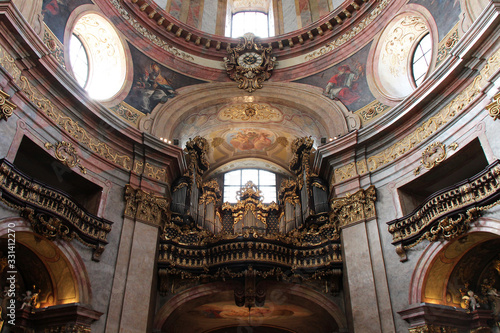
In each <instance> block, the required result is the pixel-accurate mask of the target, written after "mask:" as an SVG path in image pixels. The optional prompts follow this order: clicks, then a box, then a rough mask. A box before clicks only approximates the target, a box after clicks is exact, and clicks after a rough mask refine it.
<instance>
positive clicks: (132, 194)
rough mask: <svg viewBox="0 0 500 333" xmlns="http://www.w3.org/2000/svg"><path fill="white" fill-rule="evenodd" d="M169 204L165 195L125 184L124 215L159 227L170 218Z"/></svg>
mask: <svg viewBox="0 0 500 333" xmlns="http://www.w3.org/2000/svg"><path fill="white" fill-rule="evenodd" d="M169 206H170V200H169V199H168V198H166V197H161V196H157V195H154V194H151V193H148V192H145V191H143V190H141V189H134V188H133V187H132V186H131V185H126V186H125V212H124V215H125V217H128V218H131V219H134V220H136V221H141V222H144V223H148V224H152V225H155V226H159V227H161V226H163V225H164V224H165V223H166V222H168V221H169V220H170V207H169Z"/></svg>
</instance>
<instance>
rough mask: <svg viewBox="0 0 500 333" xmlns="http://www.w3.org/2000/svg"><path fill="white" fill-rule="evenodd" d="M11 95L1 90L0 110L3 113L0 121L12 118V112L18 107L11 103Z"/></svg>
mask: <svg viewBox="0 0 500 333" xmlns="http://www.w3.org/2000/svg"><path fill="white" fill-rule="evenodd" d="M9 98H10V95H9V94H7V93H6V92H4V91H2V90H0V108H1V110H2V112H0V119H4V120H7V119H8V118H9V117H10V116H12V112H13V111H14V109H15V108H17V105H15V104H14V103H12V102H10V101H9Z"/></svg>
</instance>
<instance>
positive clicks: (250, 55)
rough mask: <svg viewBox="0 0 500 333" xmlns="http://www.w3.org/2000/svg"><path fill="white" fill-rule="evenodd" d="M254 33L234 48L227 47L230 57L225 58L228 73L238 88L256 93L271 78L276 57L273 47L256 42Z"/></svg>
mask: <svg viewBox="0 0 500 333" xmlns="http://www.w3.org/2000/svg"><path fill="white" fill-rule="evenodd" d="M255 38H256V37H255V36H254V35H253V34H252V33H246V34H244V35H243V37H242V38H241V40H240V43H239V44H238V45H237V46H235V47H234V48H233V47H231V45H228V46H227V53H228V56H227V57H224V66H225V68H226V72H227V74H228V75H229V77H230V78H231V80H234V81H236V82H237V83H238V88H239V89H243V90H246V91H248V92H250V93H251V92H254V91H255V90H256V89H261V88H262V83H263V82H264V81H265V80H267V79H269V78H270V77H271V73H272V71H273V69H274V66H275V65H276V64H277V63H276V57H273V56H271V52H272V50H273V48H272V46H270V45H268V46H267V47H264V46H262V44H260V43H257V42H255V41H254V40H255Z"/></svg>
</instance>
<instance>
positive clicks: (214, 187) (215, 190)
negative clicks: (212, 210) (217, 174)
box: [198, 179, 222, 205]
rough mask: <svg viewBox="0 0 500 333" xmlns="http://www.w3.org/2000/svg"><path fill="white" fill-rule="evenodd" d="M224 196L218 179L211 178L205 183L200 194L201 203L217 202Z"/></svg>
mask: <svg viewBox="0 0 500 333" xmlns="http://www.w3.org/2000/svg"><path fill="white" fill-rule="evenodd" d="M221 198H222V193H221V191H220V188H219V183H218V182H217V180H216V179H212V180H209V181H208V182H205V183H203V194H202V195H201V196H200V199H199V201H198V202H199V204H200V205H201V204H209V203H211V202H213V203H214V204H217V203H218V202H219V201H220V199H221Z"/></svg>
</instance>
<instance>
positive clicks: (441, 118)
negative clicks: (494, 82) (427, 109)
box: [367, 49, 500, 171]
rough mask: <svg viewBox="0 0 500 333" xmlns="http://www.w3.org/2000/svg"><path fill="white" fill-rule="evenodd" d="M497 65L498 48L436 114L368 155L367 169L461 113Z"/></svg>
mask: <svg viewBox="0 0 500 333" xmlns="http://www.w3.org/2000/svg"><path fill="white" fill-rule="evenodd" d="M498 67H500V49H499V50H497V52H496V53H495V54H494V55H493V56H491V57H490V58H489V59H488V60H487V63H486V65H485V66H484V67H483V68H482V69H481V70H480V74H479V75H477V76H476V77H475V78H474V80H473V81H472V83H470V84H469V85H468V86H467V87H466V88H465V89H464V90H463V91H462V92H461V93H460V94H458V96H457V97H455V98H454V99H453V100H452V101H451V102H450V103H448V104H447V105H446V106H445V107H444V108H443V109H441V110H440V111H439V112H438V114H436V115H435V116H433V117H431V118H430V119H428V120H427V121H425V122H424V123H423V124H422V125H421V126H419V127H418V128H416V129H415V130H414V131H413V132H412V133H410V134H408V135H407V136H405V137H404V138H403V139H402V140H400V141H398V142H396V143H395V144H393V145H392V146H391V147H389V148H386V149H385V150H384V151H382V152H381V153H379V154H376V155H373V156H370V157H368V159H367V163H368V167H369V171H375V170H377V169H378V168H380V167H382V166H383V165H386V164H389V163H391V162H393V161H395V160H397V159H398V158H400V157H401V156H403V155H405V154H406V153H408V152H409V151H410V150H411V149H413V148H414V147H415V146H417V145H418V144H420V143H421V142H423V141H425V140H426V139H427V138H428V137H430V136H431V135H433V134H434V133H436V132H437V131H438V130H439V129H440V128H441V127H442V126H444V125H445V124H447V123H448V122H450V121H451V120H452V119H454V118H456V117H457V115H459V114H461V113H462V112H463V111H464V110H465V109H466V107H467V105H469V104H470V103H471V102H472V101H473V100H474V99H475V98H476V97H477V96H478V94H479V93H480V92H481V89H482V87H483V86H484V85H485V84H486V83H487V81H488V78H489V77H490V76H491V75H492V74H493V73H494V72H495V70H496V69H497V68H498Z"/></svg>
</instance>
